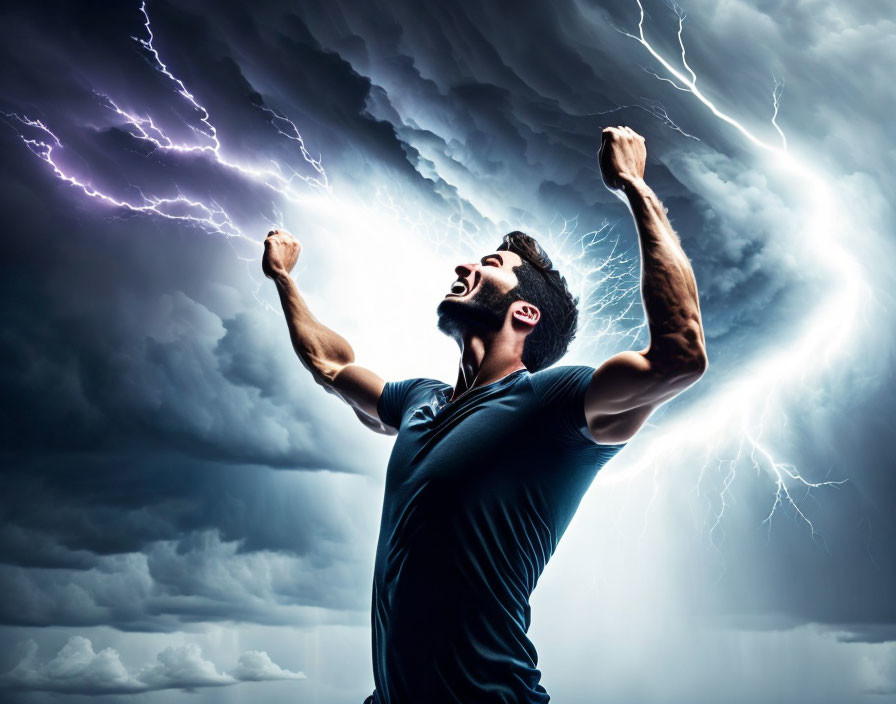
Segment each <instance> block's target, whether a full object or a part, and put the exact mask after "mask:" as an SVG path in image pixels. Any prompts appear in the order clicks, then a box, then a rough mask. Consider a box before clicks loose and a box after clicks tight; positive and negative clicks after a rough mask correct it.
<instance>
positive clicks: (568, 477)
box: [263, 126, 707, 704]
mask: <svg viewBox="0 0 896 704" xmlns="http://www.w3.org/2000/svg"><path fill="white" fill-rule="evenodd" d="M602 137H603V140H602V144H601V149H600V152H599V157H598V158H599V163H600V168H601V173H602V176H603V179H604V183H605V185H606V186H607V187H608V188H609V189H610V190H611V191H613V192H614V193H616V194H617V195H618V196H619V197H620V198H622V199H623V200H624V201H625V202H626V203H627V204H628V205H629V207H630V210H631V212H632V215H633V217H634V220H635V224H636V226H637V231H638V238H639V242H640V249H641V264H642V267H641V295H642V299H643V302H644V310H645V313H646V316H647V322H648V326H649V330H650V342H649V344H648V346H647V348H646V349H643V350H640V351H626V352H622V353H620V354H617V355H615V356H613V357H611V358H610V359H608V360H606V361H605V362H603V363H602V364H600V365H599V366H597V367H596V368H595V367H593V366H588V365H572V366H571V365H566V366H552V365H554V364H555V363H556V362H557V361H558V360H559V359H560V358H561V357H562V356H563V355H564V354H565V353H566V350H567V348H568V346H569V343H570V342H571V341H572V339H573V337H574V336H575V333H576V323H577V317H578V316H577V310H576V304H577V301H576V299H575V298H574V297H573V296H572V294H571V293H570V291H569V289H568V287H567V284H566V280H565V279H564V278H563V276H561V275H560V273H559V272H558V271H557V270H556V269H555V268H554V267H553V265H552V263H551V260H550V258H549V257H548V256H547V254H546V253H545V252H544V250H543V249H542V248H541V247H540V246H539V245H538V243H537V242H536V241H535V239H533V238H532V237H530V236H528V235H526V234H523V233H521V232H511V233H510V234H508V235H506V236H505V237H504V238H503V241H502V242H501V244H500V245H499V246H498V247H497V249H496V250H495V251H494V252H490V253H488V254H486V255H485V256H483V257H482V258H480V259H478V260H476V261H471V262H469V263H465V264H460V265H459V266H457V267H456V268H455V270H454V271H455V273H456V275H457V280H456V281H455V282H454V284H453V285H452V286H451V290H450V291H449V292H448V293H446V294H445V297H444V299H443V300H442V301H441V302H440V303H439V306H438V326H439V329H440V330H441V331H442V332H444V333H445V334H446V335H449V336H451V337H452V338H454V339H455V340H456V341H457V344H458V346H459V347H460V361H459V365H458V374H457V380H456V382H455V384H454V385H453V386H452V385H450V384H446V383H444V382H442V381H439V380H437V379H420V378H416V379H406V380H404V381H395V382H389V383H387V382H385V381H384V380H383V379H382V378H380V377H379V376H378V375H377V374H375V373H374V372H372V371H370V370H369V369H365V368H363V367H361V366H359V365H357V364H355V363H354V359H355V357H354V353H353V351H352V348H351V346H350V345H349V344H348V342H346V340H345V339H344V338H342V337H341V336H340V335H338V334H336V333H335V332H333V331H332V330H330V329H329V328H327V327H326V326H324V325H322V324H321V323H320V322H318V320H317V319H316V318H315V317H314V316H313V315H312V314H311V312H310V311H309V309H308V307H307V306H306V304H305V302H304V300H303V299H302V296H301V295H300V293H299V290H298V288H297V286H296V284H295V282H294V281H293V279H292V278H291V276H290V271H291V270H292V268H293V266H294V265H295V263H296V261H297V259H298V256H299V252H300V250H301V247H300V245H299V243H298V242H297V241H296V240H295V239H294V238H293V237H292V236H291V235H289V234H288V233H286V232H283V231H281V230H275V231H273V232H271V233H270V234H269V235H268V237H267V239H266V240H265V254H264V259H263V269H264V272H265V274H266V275H267V276H268V277H270V278H271V279H273V280H274V281H275V282H276V284H277V290H278V292H279V294H280V300H281V302H282V304H283V310H284V312H285V314H286V321H287V324H288V326H289V332H290V335H291V338H292V343H293V346H294V348H295V351H296V353H297V354H298V356H299V359H300V360H301V361H302V362H303V363H304V365H305V367H306V368H307V369H308V371H309V372H311V374H312V376H313V377H314V379H315V380H316V381H317V382H318V383H319V384H321V385H322V386H324V387H325V388H326V389H327V390H329V391H331V392H333V393H335V394H337V395H338V396H339V397H340V398H342V399H343V400H344V401H345V402H346V403H348V404H349V405H350V406H351V407H352V409H353V410H354V412H355V414H356V415H357V416H358V418H359V419H360V420H361V422H362V423H364V425H366V426H367V427H369V428H371V429H373V430H375V431H377V432H380V433H384V434H387V435H397V437H396V440H395V444H394V447H393V449H392V455H391V457H390V459H389V464H388V468H387V472H386V486H385V496H384V500H383V511H382V518H381V522H380V533H379V540H378V543H377V550H376V561H375V567H374V577H373V599H372V612H371V625H372V645H373V672H374V683H375V687H376V689H375V690H374V693H373V694H372V695H370V696H369V697H368V698H367V699H366V700H365V704H443V703H444V704H448V703H449V702H450V703H452V704H458V703H460V704H536V703H538V704H543V703H545V702H547V701H548V700H549V698H550V697H549V696H548V694H547V692H546V691H545V689H544V687H542V686H541V685H540V684H539V679H540V674H541V673H540V672H539V670H538V669H537V667H536V665H537V662H538V660H537V655H536V652H535V648H534V647H533V645H532V643H531V642H530V641H529V639H528V638H527V636H526V633H527V631H528V629H529V624H530V610H529V596H530V594H531V593H532V590H533V589H534V588H535V584H536V582H537V581H538V578H539V576H540V575H541V573H542V570H543V569H544V567H545V565H546V564H547V562H548V559H549V558H550V556H551V555H552V554H553V552H554V550H555V548H556V547H557V544H558V542H559V540H560V538H561V536H562V535H563V532H564V531H565V529H566V527H567V525H568V524H569V522H570V520H571V519H572V517H573V515H574V513H575V511H576V509H577V507H578V505H579V502H580V501H581V498H582V496H583V495H584V493H585V491H586V490H587V489H588V486H589V485H590V484H591V482H592V480H593V479H594V476H595V474H596V473H597V471H598V470H599V469H600V468H601V467H602V466H603V465H604V464H606V462H607V461H608V460H609V459H610V458H612V457H613V456H614V455H615V454H616V453H617V452H619V450H620V449H621V448H622V447H623V445H624V444H625V443H626V442H627V441H628V440H629V439H630V438H631V437H632V436H633V435H634V434H635V432H636V431H637V430H638V429H639V428H640V427H641V426H642V425H643V424H644V421H645V420H646V419H647V417H648V416H649V415H650V414H651V413H652V412H653V411H654V409H656V408H657V407H658V406H659V405H660V404H662V403H664V402H666V401H668V400H669V399H671V398H673V397H674V396H676V395H677V394H679V393H681V391H683V390H684V389H686V388H687V387H689V386H690V385H691V384H693V383H694V382H695V381H696V380H697V379H698V378H699V377H700V376H701V375H702V374H703V372H704V370H705V369H706V364H707V360H706V351H705V342H704V335H703V327H702V323H701V317H700V305H699V301H698V298H697V286H696V282H695V280H694V274H693V271H692V269H691V266H690V263H689V262H688V259H687V257H686V256H685V254H684V252H683V251H682V249H681V244H680V242H679V240H678V237H677V236H676V234H675V232H674V231H673V230H672V226H671V225H670V224H669V220H668V219H667V217H666V212H665V209H664V208H663V205H662V203H660V201H659V199H658V198H657V197H656V195H655V194H654V193H653V191H652V190H651V189H650V188H649V187H648V186H647V184H646V183H645V182H644V167H645V163H646V158H647V151H646V147H645V143H644V138H643V137H641V136H640V135H638V134H637V133H635V132H634V131H633V130H631V129H630V128H628V127H623V126H619V127H608V128H606V129H605V130H604V131H603V135H602Z"/></svg>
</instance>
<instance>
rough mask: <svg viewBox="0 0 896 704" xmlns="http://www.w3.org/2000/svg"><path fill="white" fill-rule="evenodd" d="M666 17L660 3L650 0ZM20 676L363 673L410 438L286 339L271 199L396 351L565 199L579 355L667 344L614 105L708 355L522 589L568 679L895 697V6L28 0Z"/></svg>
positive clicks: (104, 689)
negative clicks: (632, 136)
mask: <svg viewBox="0 0 896 704" xmlns="http://www.w3.org/2000/svg"><path fill="white" fill-rule="evenodd" d="M642 10H643V14H642ZM0 12H2V21H0V56H2V60H3V65H4V67H5V70H4V72H3V73H2V76H0V118H2V121H0V122H2V124H0V140H2V151H0V163H2V176H0V183H2V188H0V199H2V210H3V212H4V221H5V222H6V225H5V226H4V227H3V235H2V238H0V247H2V256H0V268H2V272H0V362H2V363H0V388H2V396H3V400H4V403H3V423H2V424H0V438H2V445H0V452H2V471H3V483H4V490H3V492H2V493H0V512H2V513H0V515H2V521H0V587H2V594H3V595H4V598H3V599H2V600H0V646H2V647H0V687H2V689H3V692H2V698H3V700H4V701H10V702H24V703H35V704H36V703H39V702H65V703H68V702H72V704H77V703H78V702H83V701H87V700H92V699H94V698H97V697H99V698H101V700H102V701H110V702H111V701H115V702H130V701H139V702H142V703H144V704H164V703H166V702H177V701H182V700H183V699H184V697H185V693H189V696H190V701H193V702H197V703H205V702H223V703H225V704H230V703H233V704H237V703H240V702H250V701H257V700H258V698H263V699H264V701H267V702H270V703H271V704H278V703H279V702H308V703H309V704H345V703H350V702H356V703H357V704H360V702H361V701H362V700H363V698H364V697H365V696H367V695H368V694H369V693H370V692H371V690H372V688H373V678H372V670H371V665H370V629H369V606H370V586H371V578H372V569H373V556H374V549H375V545H376V530H377V527H378V525H379V515H380V508H381V503H382V496H383V479H384V473H385V466H386V460H387V458H388V455H389V451H390V448H391V444H392V442H393V439H392V438H391V437H387V436H380V435H376V434H374V433H371V432H370V431H369V430H367V429H366V428H364V427H363V426H362V425H361V424H360V423H358V422H357V420H356V419H355V417H354V414H353V413H352V412H351V410H350V409H348V408H347V407H345V406H344V405H343V404H342V403H341V402H340V401H339V400H338V399H337V398H336V397H334V396H332V395H329V394H327V393H326V392H325V391H324V390H323V389H322V388H320V387H319V386H317V385H316V384H314V383H313V381H312V380H311V378H310V376H309V375H308V373H307V372H306V371H305V370H304V368H303V367H302V366H301V364H300V363H299V361H298V360H297V359H296V358H295V356H294V354H293V352H292V349H291V346H290V343H289V338H288V334H287V331H286V326H285V324H284V321H283V317H282V314H281V313H280V312H279V308H278V301H277V297H276V292H275V290H274V288H273V286H272V285H271V284H270V282H268V281H266V280H265V279H264V277H263V275H262V274H261V267H260V259H259V258H260V254H261V244H260V243H261V241H262V240H263V238H264V235H265V234H266V232H267V231H268V230H270V229H271V228H272V227H284V228H286V229H288V230H289V231H291V232H292V233H293V234H295V235H296V237H297V238H298V239H299V240H300V241H301V243H302V245H303V249H302V254H301V257H300V259H299V262H298V265H297V267H296V270H295V272H294V274H295V277H296V280H297V282H298V284H299V286H300V289H301V290H302V292H303V294H304V295H305V297H306V300H307V301H308V303H309V305H310V306H311V308H312V310H313V311H314V312H315V314H316V315H317V317H318V318H319V319H320V320H321V321H323V322H324V323H325V324H327V325H328V326H330V327H332V328H333V329H335V330H337V331H338V332H339V333H341V334H342V335H343V336H345V337H346V338H347V339H348V340H349V341H350V343H351V344H352V346H353V348H354V349H355V352H356V356H357V361H358V363H361V364H364V365H365V366H369V367H370V368H372V369H374V370H375V371H377V372H378V373H379V374H380V375H381V376H383V377H384V378H386V379H389V380H398V379H405V378H410V377H415V376H428V377H435V378H440V379H444V380H446V381H448V382H451V381H452V380H454V378H455V376H456V365H457V349H456V347H455V346H454V343H453V342H451V341H450V340H449V339H448V338H445V337H444V336H442V335H441V334H440V333H439V332H438V330H437V329H436V325H435V323H436V316H435V309H436V305H437V303H438V301H439V300H440V299H441V296H442V295H444V293H445V292H446V291H447V289H448V287H449V286H450V283H451V281H453V279H454V278H455V276H454V272H453V267H454V266H455V265H456V264H458V263H460V262H465V261H470V260H471V258H473V257H477V258H478V257H479V256H482V255H483V254H485V253H487V252H488V251H492V250H493V249H494V248H495V246H496V245H497V244H498V243H499V242H500V237H501V235H503V234H504V233H505V232H508V231H511V230H516V229H521V230H524V231H526V232H529V233H530V234H532V235H533V236H536V237H537V238H538V239H539V241H540V242H541V243H542V244H543V246H544V247H545V249H546V250H547V251H548V252H549V253H550V255H551V256H552V258H553V259H554V261H555V263H556V264H557V265H558V267H560V268H561V270H562V271H563V272H564V273H565V274H566V275H567V278H568V279H569V280H570V282H571V285H572V286H573V288H574V289H575V291H576V292H577V294H578V295H579V299H580V310H581V314H580V318H581V324H580V331H579V334H578V336H577V338H576V340H575V342H574V343H573V346H572V348H571V349H570V352H569V353H568V355H567V356H566V357H565V358H564V360H563V363H575V364H592V365H594V366H597V365H599V364H600V363H601V362H602V361H603V360H604V359H606V358H607V357H608V356H610V355H611V354H614V353H615V352H619V351H621V350H624V349H639V348H641V347H643V345H644V344H646V342H647V335H646V329H645V326H644V319H643V311H642V309H641V304H640V298H639V294H638V272H639V260H638V245H637V238H636V233H635V230H634V227H633V224H632V222H631V217H630V215H629V212H628V210H627V208H626V206H625V205H624V203H622V202H621V201H620V200H618V199H617V198H616V197H615V196H614V195H613V194H612V193H610V192H609V191H607V190H606V189H605V188H604V187H603V185H602V182H601V178H600V172H599V169H598V165H597V160H596V153H597V149H598V147H599V145H600V134H601V130H602V129H603V127H605V126H607V125H621V124H625V125H629V126H630V127H632V128H633V129H635V130H636V131H638V132H639V133H640V134H642V135H644V136H645V138H646V144H647V150H648V164H647V170H646V180H647V183H648V184H649V185H651V186H652V188H653V189H654V190H655V191H656V193H657V194H658V195H659V197H660V198H661V199H662V201H663V203H664V205H665V206H666V208H667V210H668V214H669V218H670V220H671V222H672V224H673V226H674V227H675V229H676V232H677V233H678V235H679V237H680V239H681V242H682V245H683V247H684V250H685V252H686V253H687V255H688V257H689V258H690V260H691V262H692V265H693V268H694V271H695V275H696V279H697V283H698V288H699V292H700V303H701V309H702V313H703V319H704V325H705V331H706V340H707V351H708V356H709V369H708V371H707V373H706V374H705V376H704V377H703V378H702V379H701V380H700V382H699V383H698V384H697V385H696V386H695V387H693V388H692V389H689V390H688V391H687V392H686V393H685V394H683V395H681V396H680V397H679V398H677V399H675V400H674V401H673V402H671V403H669V404H667V405H666V406H664V407H663V408H662V409H660V410H659V411H658V412H656V413H655V414H654V415H653V416H652V417H651V419H650V421H649V422H648V424H647V426H645V428H644V429H643V430H642V431H641V432H640V433H639V434H638V435H637V436H636V437H635V438H634V439H633V440H632V441H631V442H630V443H629V444H628V446H627V447H626V448H625V449H624V450H623V451H622V452H621V453H620V454H619V455H618V456H617V457H615V458H614V459H613V460H612V461H611V462H610V463H609V464H608V465H607V466H606V467H605V468H603V469H602V470H601V472H600V473H599V474H598V476H597V478H596V479H595V481H594V484H593V485H592V486H591V487H590V489H589V491H588V493H587V494H586V496H585V499H584V500H583V502H582V504H581V506H580V509H579V512H578V514H577V516H576V517H575V519H574V521H573V523H572V524H571V525H570V527H569V529H568V530H567V532H566V534H565V536H564V537H563V540H562V542H561V543H560V546H559V548H558V550H557V551H556V553H555V555H554V556H553V558H552V560H551V562H550V563H549V564H548V566H547V568H546V570H545V572H544V574H543V576H542V578H541V580H540V582H539V584H538V586H537V588H536V590H535V592H534V593H533V595H532V600H531V601H532V627H531V630H530V632H529V635H530V637H531V639H532V641H533V643H534V644H535V647H536V648H537V651H538V654H539V668H540V669H541V671H542V684H543V685H544V686H545V687H546V688H547V690H548V692H549V693H550V694H551V696H552V699H553V701H556V702H558V704H579V703H585V702H594V701H602V702H608V703H613V702H619V703H622V702H632V701H637V702H644V703H653V702H657V703H659V702H676V701H690V702H694V703H695V704H699V703H701V702H716V703H721V702H724V703H728V702H731V703H734V702H751V703H752V702H756V701H764V702H769V703H772V702H795V701H814V702H820V703H821V702H831V703H834V702H862V701H868V702H873V703H874V704H877V703H878V702H880V703H884V702H896V600H894V599H893V596H892V595H893V594H894V593H896V555H894V551H893V549H892V545H893V542H894V540H896V514H894V512H893V510H892V504H893V501H894V499H896V477H894V473H893V467H894V466H896V452H894V450H893V449H892V438H891V434H890V433H891V425H892V419H893V418H894V410H896V401H894V398H896V394H894V392H896V373H894V372H896V368H894V355H893V352H894V349H893V340H894V339H896V336H894V322H896V321H894V314H893V311H894V310H896V308H894V301H893V298H894V294H893V292H894V290H896V286H894V284H896V281H894V274H893V271H894V267H893V266H892V265H891V262H893V261H896V246H894V245H896V243H894V240H893V236H892V233H893V232H894V231H896V211H894V206H893V205H892V202H891V199H890V197H888V196H887V195H886V194H887V193H890V194H892V193H893V192H894V191H896V174H894V172H893V169H892V165H893V163H894V157H896V151H894V150H896V148H894V144H896V140H894V137H896V135H894V132H893V127H892V119H891V115H892V110H893V106H894V105H896V101H894V92H896V91H894V89H893V83H892V78H891V76H890V71H889V69H890V67H892V66H893V65H896V22H894V18H893V14H892V11H891V8H889V6H888V3H885V2H882V1H880V0H876V1H872V0H867V1H862V2H854V3H850V4H848V5H847V4H844V3H833V2H820V1H819V2H813V1H806V0H801V1H795V2H783V1H772V0H767V1H764V2H754V3H747V2H741V1H739V0H728V1H725V2H710V1H709V0H694V1H693V2H686V3H682V4H681V5H680V6H678V5H669V4H665V3H661V2H644V4H643V6H639V4H638V1H637V0H632V2H628V1H623V2H609V1H603V2H586V1H584V0H568V1H558V2H552V3H547V2H542V3H535V2H532V3H526V4H521V3H510V2H498V3H456V2H434V1H431V0H424V1H423V2H412V1H411V0H397V1H395V2H390V3H382V2H367V3H357V2H356V3H351V2H342V1H340V0H336V1H328V2H322V1H320V0H314V1H310V2H302V3H280V2H273V1H271V0H259V1H257V2H254V3H252V4H251V5H249V6H246V5H245V4H243V3H232V2H215V3H212V2H202V1H200V0H190V1H186V2H177V3H168V2H155V1H151V2H149V3H148V4H146V5H144V6H141V5H140V4H139V2H120V3H110V4H99V3H88V4H84V3H81V4H72V3H52V2H41V1H36V2H28V3H7V4H5V5H4V7H3V10H2V11H0Z"/></svg>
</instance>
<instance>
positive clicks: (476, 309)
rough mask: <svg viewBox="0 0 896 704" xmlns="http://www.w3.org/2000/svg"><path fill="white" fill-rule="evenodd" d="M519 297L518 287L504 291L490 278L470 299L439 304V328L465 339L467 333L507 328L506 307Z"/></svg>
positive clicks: (452, 335) (444, 300)
mask: <svg viewBox="0 0 896 704" xmlns="http://www.w3.org/2000/svg"><path fill="white" fill-rule="evenodd" d="M516 300H518V296H517V295H516V289H515V288H514V289H513V290H511V291H508V292H507V293H503V292H502V291H500V290H499V289H498V288H497V287H496V286H495V285H494V284H493V283H491V282H490V281H482V282H481V283H480V284H479V290H478V291H477V292H476V295H475V296H473V297H472V298H470V299H469V300H462V301H459V300H457V299H454V298H445V299H443V300H442V302H441V303H439V307H438V308H437V309H436V313H437V314H438V316H439V323H438V324H439V330H441V331H442V332H443V333H445V334H446V335H448V336H449V337H453V338H454V339H455V340H460V339H462V338H463V335H464V333H466V332H497V331H498V330H500V329H501V328H502V327H504V320H505V319H506V318H507V310H508V309H509V308H510V304H511V303H513V302H514V301H516Z"/></svg>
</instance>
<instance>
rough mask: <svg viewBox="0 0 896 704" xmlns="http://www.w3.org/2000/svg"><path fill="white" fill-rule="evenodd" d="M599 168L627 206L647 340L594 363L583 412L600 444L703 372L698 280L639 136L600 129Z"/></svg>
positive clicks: (618, 438)
mask: <svg viewBox="0 0 896 704" xmlns="http://www.w3.org/2000/svg"><path fill="white" fill-rule="evenodd" d="M599 160H600V168H601V174H602V175H603V179H604V183H605V184H606V186H607V188H609V189H610V190H611V191H613V192H614V193H615V194H616V195H617V196H619V197H620V198H621V199H623V200H624V201H625V202H626V203H627V204H628V206H629V209H630V210H631V213H632V215H633V217H634V219H635V224H636V225H637V228H638V239H639V242H640V246H641V297H642V299H643V301H644V311H645V313H646V315H647V324H648V329H649V331H650V343H649V344H648V346H647V348H646V349H644V350H641V351H639V352H635V351H629V352H622V353H620V354H617V355H615V356H613V357H611V358H610V359H608V360H607V361H606V362H604V363H603V364H602V365H601V366H600V367H598V368H597V369H596V370H595V372H594V376H593V377H592V380H591V384H590V386H589V387H588V391H587V393H586V394H585V417H586V418H587V420H588V427H589V429H590V430H591V434H592V436H593V437H594V439H595V440H596V441H597V442H601V443H620V442H625V441H626V440H628V439H629V438H630V437H631V436H632V435H634V434H635V432H636V431H637V430H638V428H640V427H641V426H642V425H643V423H644V421H646V420H647V417H648V416H649V415H650V414H651V413H652V412H653V411H654V409H656V407H657V406H659V405H660V404H662V403H664V402H666V401H668V400H669V399H671V398H673V397H674V396H676V395H678V394H679V393H681V392H682V391H684V390H685V389H686V388H687V387H689V386H690V385H691V384H693V383H694V382H695V381H697V379H699V378H700V376H701V375H702V374H703V372H704V371H705V370H706V364H707V359H706V342H705V340H704V336H703V324H702V321H701V318H700V302H699V300H698V298H697V283H696V281H695V279H694V272H693V270H692V269H691V264H690V262H689V261H688V258H687V256H686V255H685V253H684V251H683V250H682V248H681V242H680V241H679V239H678V236H677V235H676V234H675V231H674V230H673V229H672V225H671V224H669V220H668V218H667V217H666V211H665V208H663V204H662V203H661V202H660V200H659V198H657V196H656V194H655V193H654V192H653V191H652V190H651V189H650V187H649V186H648V185H647V184H646V183H645V182H644V166H645V164H646V161H647V149H646V147H645V145H644V138H643V137H642V136H641V135H639V134H637V133H636V132H635V131H634V130H632V129H631V128H628V127H607V128H606V129H605V130H604V131H603V141H602V144H601V149H600V157H599Z"/></svg>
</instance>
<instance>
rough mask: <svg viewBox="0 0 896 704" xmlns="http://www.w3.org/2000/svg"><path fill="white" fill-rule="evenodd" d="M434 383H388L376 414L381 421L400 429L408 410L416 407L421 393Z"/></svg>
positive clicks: (406, 381) (423, 380)
mask: <svg viewBox="0 0 896 704" xmlns="http://www.w3.org/2000/svg"><path fill="white" fill-rule="evenodd" d="M433 383H436V384H438V383H440V382H437V381H435V380H434V379H405V380H404V381H387V382H386V385H385V386H384V387H383V393H382V394H381V395H380V398H379V401H377V404H376V412H377V415H378V416H379V417H380V420H381V421H382V422H383V423H385V424H386V425H391V426H392V427H393V428H399V427H400V426H401V421H402V419H403V418H404V417H405V415H406V414H407V412H408V410H410V409H411V408H414V407H415V401H417V400H418V399H419V396H420V392H421V391H424V390H425V389H426V387H428V386H431V385H432V384H433Z"/></svg>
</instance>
